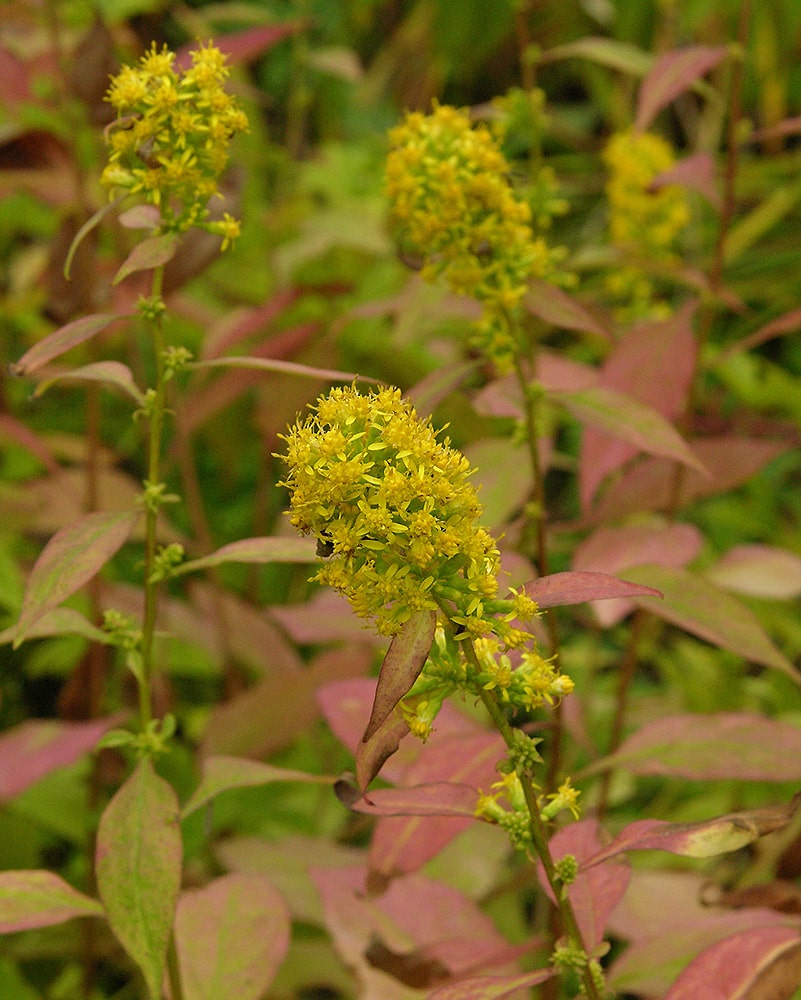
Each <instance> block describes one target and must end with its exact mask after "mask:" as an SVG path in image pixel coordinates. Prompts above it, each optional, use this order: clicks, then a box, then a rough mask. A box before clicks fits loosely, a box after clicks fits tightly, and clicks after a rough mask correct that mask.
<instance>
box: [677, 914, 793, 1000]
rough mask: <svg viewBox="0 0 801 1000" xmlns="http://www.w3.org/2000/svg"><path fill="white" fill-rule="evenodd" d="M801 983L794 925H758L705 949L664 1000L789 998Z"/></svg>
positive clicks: (772, 999)
mask: <svg viewBox="0 0 801 1000" xmlns="http://www.w3.org/2000/svg"><path fill="white" fill-rule="evenodd" d="M799 982H801V941H799V938H798V929H797V928H795V927H755V928H752V929H751V930H747V931H743V932H742V933H740V934H734V935H733V936H732V937H728V938H725V939H724V940H723V941H718V942H717V944H714V945H712V947H711V948H707V950H706V951H703V952H701V954H700V955H698V956H697V957H696V958H695V959H693V961H692V962H691V963H690V964H689V965H688V966H687V968H686V969H685V970H684V971H683V972H682V973H681V975H680V976H679V978H678V979H677V980H676V981H675V983H674V984H673V985H672V986H671V988H670V990H669V991H668V993H667V996H666V997H665V1000H730V998H732V997H736V998H737V1000H767V998H771V1000H789V998H790V997H792V996H795V994H796V990H797V989H798V984H799Z"/></svg>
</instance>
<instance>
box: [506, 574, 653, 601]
mask: <svg viewBox="0 0 801 1000" xmlns="http://www.w3.org/2000/svg"><path fill="white" fill-rule="evenodd" d="M525 591H526V593H527V594H528V596H529V597H533V598H534V600H535V601H536V602H537V604H538V605H539V606H540V607H541V608H556V607H560V606H562V605H565V604H584V602H585V601H606V600H609V599H610V598H616V597H617V598H619V597H641V596H650V597H661V594H660V592H659V591H658V590H655V589H654V588H653V587H648V586H643V584H641V583H631V582H630V581H629V580H619V579H618V578H617V577H616V576H610V575H609V574H608V573H583V572H578V571H577V572H566V573H551V574H550V575H549V576H541V577H540V578H539V579H538V580H532V581H531V582H530V583H527V584H526V585H525Z"/></svg>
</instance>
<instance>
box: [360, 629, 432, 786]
mask: <svg viewBox="0 0 801 1000" xmlns="http://www.w3.org/2000/svg"><path fill="white" fill-rule="evenodd" d="M436 627H437V613H436V611H432V610H430V609H428V610H426V611H417V612H415V613H414V614H413V615H412V616H411V618H409V620H408V621H406V622H404V624H403V626H402V627H401V629H400V631H399V632H397V633H396V634H395V635H394V636H393V637H392V641H391V642H390V644H389V649H388V650H387V655H386V656H385V657H384V662H383V663H382V664H381V671H380V673H379V675H378V686H377V688H376V692H375V700H374V701H373V710H372V712H371V713H370V719H369V721H368V723H367V728H366V729H365V731H364V736H362V743H367V742H368V741H369V740H370V739H371V738H372V737H373V736H374V735H375V734H376V733H377V732H378V730H379V728H380V727H381V726H382V725H383V724H384V722H385V721H386V720H387V719H388V718H389V716H390V715H391V714H392V712H394V710H395V706H396V705H397V704H398V702H399V701H400V700H401V698H402V697H403V696H404V695H405V694H407V693H408V691H409V688H411V686H412V684H414V682H415V681H416V680H417V678H418V676H419V674H420V671H421V670H422V669H423V665H424V664H425V662H426V660H427V659H428V654H429V652H430V651H431V643H432V642H433V641H434V631H435V629H436ZM363 787H366V786H363Z"/></svg>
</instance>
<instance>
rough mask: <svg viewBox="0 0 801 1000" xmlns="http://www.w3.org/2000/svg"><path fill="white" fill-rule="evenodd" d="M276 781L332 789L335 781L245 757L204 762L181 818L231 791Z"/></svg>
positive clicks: (212, 759)
mask: <svg viewBox="0 0 801 1000" xmlns="http://www.w3.org/2000/svg"><path fill="white" fill-rule="evenodd" d="M274 781H301V782H305V783H309V782H311V783H313V784H322V785H333V784H334V782H335V781H336V778H334V777H330V776H328V775H324V774H309V773H308V771H296V770H292V769H291V768H285V767H275V766H274V765H273V764H262V763H261V761H257V760H247V759H246V758H244V757H225V756H219V757H207V758H206V759H205V760H204V761H203V777H202V779H201V781H200V784H199V785H198V787H197V788H196V789H195V791H194V792H193V793H192V796H191V797H190V799H189V801H188V802H187V803H186V804H185V805H184V807H183V809H182V810H181V816H182V818H184V819H185V818H186V817H187V816H191V815H192V813H193V812H195V811H196V810H198V809H200V808H201V806H204V805H205V804H206V803H207V802H210V801H211V800H212V799H213V798H215V797H216V796H217V795H219V794H220V793H221V792H227V791H228V790H229V789H232V788H253V787H254V786H257V785H267V784H270V783H272V782H274Z"/></svg>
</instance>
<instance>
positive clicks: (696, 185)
mask: <svg viewBox="0 0 801 1000" xmlns="http://www.w3.org/2000/svg"><path fill="white" fill-rule="evenodd" d="M666 184H680V185H681V186H682V187H685V188H689V189H690V190H692V191H697V192H698V193H699V194H702V195H703V196H704V197H705V198H706V199H707V201H708V202H709V203H710V204H711V205H713V206H714V207H715V208H719V207H720V203H721V201H720V193H719V192H718V189H717V185H716V183H715V161H714V159H713V158H712V157H711V156H710V155H709V153H696V154H695V155H693V156H685V157H683V158H682V159H681V160H678V161H677V162H676V163H675V164H674V165H673V166H672V167H671V168H670V169H669V170H664V171H662V173H661V174H658V175H657V176H656V177H655V178H654V180H653V182H652V184H651V187H652V188H654V189H655V190H658V189H659V188H662V187H664V186H665V185H666Z"/></svg>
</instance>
